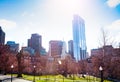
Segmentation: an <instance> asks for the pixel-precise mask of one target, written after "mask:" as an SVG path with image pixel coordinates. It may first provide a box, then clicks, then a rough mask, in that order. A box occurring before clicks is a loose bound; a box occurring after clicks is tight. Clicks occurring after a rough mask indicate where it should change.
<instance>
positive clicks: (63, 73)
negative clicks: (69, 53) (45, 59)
mask: <svg viewBox="0 0 120 82" xmlns="http://www.w3.org/2000/svg"><path fill="white" fill-rule="evenodd" d="M58 63H59V64H60V65H61V64H62V62H61V61H60V60H59V61H58ZM62 73H63V74H64V73H65V72H64V70H62ZM63 82H64V76H63Z"/></svg>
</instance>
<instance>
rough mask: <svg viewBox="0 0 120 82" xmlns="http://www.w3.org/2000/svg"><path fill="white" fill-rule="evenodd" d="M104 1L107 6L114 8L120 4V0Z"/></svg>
mask: <svg viewBox="0 0 120 82" xmlns="http://www.w3.org/2000/svg"><path fill="white" fill-rule="evenodd" d="M106 3H107V5H108V6H109V7H111V8H115V7H116V6H118V5H119V4H120V0H108V1H107V2H106Z"/></svg>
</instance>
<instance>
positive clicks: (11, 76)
mask: <svg viewBox="0 0 120 82" xmlns="http://www.w3.org/2000/svg"><path fill="white" fill-rule="evenodd" d="M13 68H14V66H13V65H11V82H12V71H13Z"/></svg>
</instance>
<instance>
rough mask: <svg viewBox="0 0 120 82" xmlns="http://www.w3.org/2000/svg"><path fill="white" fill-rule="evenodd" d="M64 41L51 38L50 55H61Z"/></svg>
mask: <svg viewBox="0 0 120 82" xmlns="http://www.w3.org/2000/svg"><path fill="white" fill-rule="evenodd" d="M62 48H63V42H62V41H60V40H51V41H50V42H49V56H51V57H61V54H62Z"/></svg>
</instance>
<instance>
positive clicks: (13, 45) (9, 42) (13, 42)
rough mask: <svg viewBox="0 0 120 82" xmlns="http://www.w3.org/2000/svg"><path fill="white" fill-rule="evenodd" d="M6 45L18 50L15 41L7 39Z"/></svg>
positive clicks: (12, 49) (14, 50)
mask: <svg viewBox="0 0 120 82" xmlns="http://www.w3.org/2000/svg"><path fill="white" fill-rule="evenodd" d="M6 45H8V46H9V47H10V50H11V51H13V52H18V50H19V44H18V43H15V41H7V43H6Z"/></svg>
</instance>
